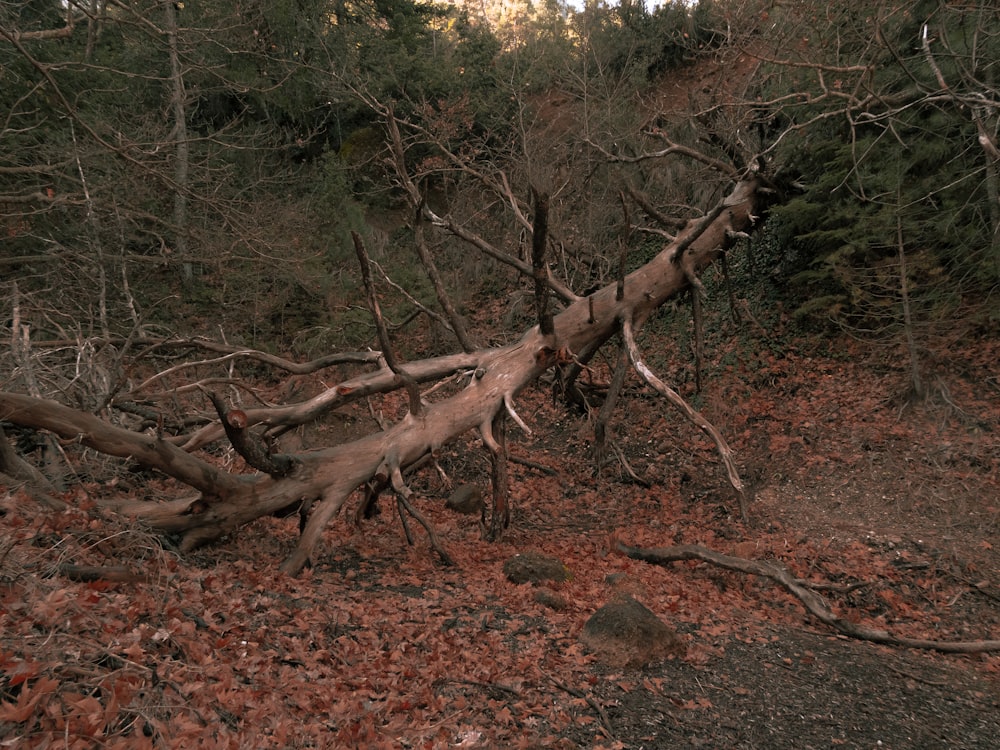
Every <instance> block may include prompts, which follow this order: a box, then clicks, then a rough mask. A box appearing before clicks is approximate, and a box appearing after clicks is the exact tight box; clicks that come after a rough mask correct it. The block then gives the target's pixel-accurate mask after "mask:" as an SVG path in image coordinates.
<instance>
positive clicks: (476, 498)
mask: <svg viewBox="0 0 1000 750" xmlns="http://www.w3.org/2000/svg"><path fill="white" fill-rule="evenodd" d="M445 505H446V506H447V507H448V508H449V509H451V510H453V511H455V512H456V513H463V514H465V515H467V516H471V515H473V514H475V513H482V511H483V491H482V490H481V489H479V488H478V487H477V486H476V485H474V484H462V485H459V486H458V487H457V488H456V489H455V491H454V492H452V493H451V495H450V496H449V497H448V499H447V500H446V501H445Z"/></svg>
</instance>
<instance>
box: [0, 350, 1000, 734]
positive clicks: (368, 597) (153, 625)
mask: <svg viewBox="0 0 1000 750" xmlns="http://www.w3.org/2000/svg"><path fill="white" fill-rule="evenodd" d="M839 346H840V349H839V351H837V352H835V353H829V354H826V353H824V354H819V353H816V352H809V353H805V352H802V351H798V350H795V349H794V348H791V347H789V348H785V349H784V350H782V351H772V350H771V349H768V348H767V347H750V348H749V350H742V351H733V352H730V353H729V354H731V355H732V356H725V353H723V356H718V357H716V358H715V360H714V364H713V365H712V367H711V369H710V371H709V372H707V373H706V378H705V387H704V388H703V390H702V393H701V394H697V395H695V394H694V393H693V388H692V387H691V384H690V383H687V382H684V381H685V379H686V377H687V376H686V375H685V372H687V371H686V370H685V371H683V372H682V370H681V369H678V368H674V369H673V370H671V368H670V366H669V364H667V365H666V366H665V367H664V369H665V370H666V371H665V372H664V373H663V374H664V375H665V377H666V379H667V380H671V381H672V382H674V383H679V384H680V385H679V387H681V389H682V391H683V392H684V394H685V396H687V397H688V398H690V399H691V400H692V402H693V403H695V404H696V405H697V406H698V407H699V408H700V409H702V410H703V412H704V413H705V414H706V415H707V416H708V417H709V418H710V419H712V420H713V421H714V422H715V424H716V426H717V427H719V429H720V430H721V432H722V433H723V434H724V435H726V436H727V438H728V439H729V440H730V441H731V444H732V447H733V448H734V450H735V453H736V456H737V462H738V464H739V467H740V469H741V472H742V473H743V475H744V477H745V479H746V480H747V481H748V483H749V484H750V487H751V489H752V491H753V492H752V494H753V500H752V502H751V503H750V505H749V522H747V523H744V522H742V521H741V520H740V516H739V512H738V505H737V504H736V502H735V500H734V499H733V497H732V495H731V493H730V492H727V491H726V490H725V489H724V487H725V484H724V474H723V472H722V471H721V469H720V467H719V464H718V461H717V457H716V454H715V451H714V448H713V446H712V445H711V443H710V442H709V441H707V440H706V439H705V438H704V437H703V436H702V435H701V434H700V433H698V432H697V431H696V430H694V429H693V428H692V427H691V426H690V425H688V424H686V423H685V422H684V421H683V419H682V418H681V417H680V416H678V415H677V414H676V413H674V412H673V411H672V410H670V408H669V407H668V406H667V405H665V404H664V403H663V402H662V401H661V400H659V399H657V398H655V397H654V396H653V395H652V394H650V393H649V392H648V391H646V390H644V389H643V388H642V387H641V386H640V385H639V384H638V383H637V382H636V381H635V380H634V379H633V380H632V381H630V382H629V385H628V388H627V392H626V394H625V396H624V398H623V402H622V404H621V408H620V409H619V411H618V416H617V417H616V420H615V422H614V431H615V432H616V433H617V437H615V440H616V441H617V444H618V445H619V447H620V448H621V449H622V451H623V453H624V455H625V456H626V457H627V459H628V461H629V463H630V465H631V467H632V469H634V471H635V472H636V473H637V474H638V475H639V476H641V477H643V478H644V479H646V480H648V481H649V482H650V483H651V486H650V487H649V488H646V487H643V486H641V485H639V484H635V483H633V482H630V481H629V479H628V477H627V475H626V474H625V472H623V471H622V470H621V467H620V466H619V465H618V464H613V465H611V466H608V467H606V468H605V469H604V471H603V472H602V473H601V474H600V475H599V476H597V477H595V476H594V475H593V471H592V467H591V464H592V461H591V459H590V450H591V441H592V438H591V429H592V425H591V423H590V422H589V421H588V419H587V418H586V417H584V416H576V417H574V416H567V415H566V412H565V411H564V410H563V409H561V408H557V407H556V406H555V405H553V403H552V399H551V397H550V395H549V393H548V392H547V391H546V389H545V388H543V387H539V388H536V389H532V390H529V391H527V392H525V393H524V394H522V396H521V398H520V400H519V402H518V409H519V412H520V413H521V414H522V416H524V417H525V419H526V421H528V422H529V423H530V425H531V426H532V428H533V433H532V435H530V436H529V435H524V434H522V433H518V432H517V431H516V429H515V428H512V431H511V432H512V434H511V441H512V446H511V450H512V453H513V454H514V455H515V456H518V457H520V458H524V459H528V460H530V461H533V462H536V463H538V464H541V465H543V466H545V467H548V468H549V469H550V470H552V471H553V472H554V473H553V474H548V473H544V472H541V471H538V470H536V469H532V468H530V467H527V466H525V465H522V464H513V465H512V477H511V479H512V494H513V501H514V516H513V523H512V525H511V527H510V528H509V529H508V531H507V533H506V535H505V536H504V538H503V540H502V541H500V542H497V543H488V542H485V541H483V540H482V539H481V538H480V530H479V528H478V524H477V519H476V518H475V517H469V516H460V515H455V514H452V513H451V512H449V511H448V510H447V509H446V508H445V507H444V502H443V499H444V498H445V497H446V496H447V494H448V490H447V488H446V487H444V486H443V485H442V482H441V480H440V477H439V476H438V475H437V474H436V473H435V472H433V471H428V470H424V472H423V473H422V474H421V475H419V476H418V477H417V478H416V479H414V480H413V485H412V486H413V488H414V489H415V490H416V492H417V495H416V497H417V504H418V507H419V508H420V509H421V510H422V511H423V513H424V514H425V515H426V516H427V517H428V518H429V519H430V521H431V522H432V523H433V524H434V527H435V528H436V530H437V532H438V534H439V535H440V537H441V539H442V541H443V543H444V545H445V546H446V548H447V549H448V551H449V552H450V554H451V555H452V556H453V557H454V558H455V561H456V563H457V564H456V565H455V566H454V567H445V566H444V565H442V564H441V562H440V561H439V560H438V559H437V557H436V556H435V555H434V553H433V552H432V551H431V550H430V549H429V547H428V544H427V539H426V536H425V535H424V533H423V530H422V529H421V528H419V527H415V528H414V536H415V542H416V543H415V545H414V546H408V545H407V544H406V541H405V539H404V536H403V533H402V529H401V526H400V522H399V518H398V517H397V516H396V514H395V511H394V509H393V508H392V506H391V504H390V503H389V502H388V501H387V500H386V499H383V500H382V508H381V513H380V514H379V515H378V516H376V517H375V518H374V519H372V520H370V521H365V522H362V523H361V524H360V525H356V524H355V522H354V518H353V512H351V513H347V514H345V515H344V516H342V517H340V518H339V519H337V520H336V521H335V522H334V523H333V524H332V525H331V527H330V528H329V530H328V532H327V535H326V537H325V541H324V545H323V547H322V549H320V550H319V551H318V552H317V554H316V555H315V557H314V560H313V563H314V564H313V565H312V567H310V568H308V569H307V570H306V571H305V573H304V574H303V575H302V576H300V577H298V578H290V577H286V576H283V575H280V574H279V573H278V572H277V566H278V564H279V563H280V562H281V560H282V559H283V557H284V556H285V555H286V554H287V553H288V552H289V550H290V549H291V548H292V547H293V545H294V543H295V540H296V533H297V529H296V523H295V520H294V519H267V520H263V521H258V522H255V523H253V524H251V525H250V526H248V527H246V528H245V529H243V530H242V531H241V533H240V534H239V535H235V536H233V537H232V538H229V539H226V540H224V541H222V542H220V543H219V544H217V545H214V546H212V547H208V548H204V549H202V550H199V551H198V552H197V553H195V554H189V555H184V556H181V555H178V554H175V553H174V552H172V551H171V550H170V548H169V546H168V545H164V543H163V541H162V540H161V539H159V538H157V537H155V536H152V535H150V534H149V533H148V532H146V531H144V530H143V529H141V528H139V527H137V526H135V525H133V524H130V523H128V522H126V521H122V520H121V519H119V518H117V517H115V516H114V515H112V514H110V513H109V512H107V511H105V510H102V509H101V506H100V504H99V503H98V502H97V501H99V500H101V499H102V498H106V497H113V496H117V497H121V496H123V495H128V496H137V497H142V498H148V499H150V500H155V499H157V498H160V497H170V496H171V495H172V493H176V492H177V490H176V488H174V487H172V486H171V485H170V484H169V483H167V482H164V481H161V480H160V479H157V478H155V477H151V476H149V475H148V474H144V473H142V472H137V471H132V472H129V471H125V470H123V469H122V468H120V467H115V466H112V465H108V466H105V467H104V471H105V472H106V473H105V474H102V475H101V476H100V477H99V479H98V478H91V479H88V478H87V477H81V478H80V481H79V482H78V483H77V484H76V485H75V486H74V488H73V489H72V490H70V491H69V492H67V493H66V499H67V500H70V501H72V502H73V503H74V506H75V507H74V508H73V510H70V511H67V512H58V513H56V512H49V511H44V510H42V509H40V508H39V507H38V506H37V505H36V504H35V503H34V502H33V501H32V500H30V499H29V498H28V497H27V496H26V495H25V494H24V493H23V492H22V491H20V490H17V489H10V490H7V491H3V490H0V529H2V537H0V701H2V702H0V745H2V746H3V747H50V746H52V747H56V746H57V747H61V748H76V747H79V748H84V747H86V748H90V747H103V748H115V747H122V748H124V747H129V748H132V747H144V746H145V747H177V748H197V747H205V748H214V747H230V748H248V747H254V748H292V747H322V748H382V747H386V748H447V747H464V748H514V747H522V748H543V747H545V748H635V749H638V748H688V747H690V748H695V747H707V748H791V747H794V748H797V749H804V748H829V747H847V748H893V749H895V750H900V749H902V748H931V747H948V748H984V749H985V748H994V747H996V746H997V742H998V738H1000V654H995V653H994V654H965V655H955V654H944V653H939V652H936V651H932V650H927V651H918V650H911V649H893V648H887V647H884V646H879V645H875V644H872V643H868V642H862V641H857V640H850V639H847V638H845V637H842V636H838V635H837V634H836V633H834V632H832V631H831V630H830V629H828V628H827V627H826V626H824V625H823V624H822V623H820V622H819V621H817V620H815V619H814V618H812V617H811V616H810V615H808V614H806V613H805V611H804V609H803V607H802V606H801V604H800V603H799V601H798V600H797V599H795V598H793V597H792V596H791V595H789V594H787V593H786V592H785V591H784V590H782V589H781V588H780V587H778V586H776V585H775V584H774V583H773V582H771V581H769V580H765V579H762V578H757V577H751V576H747V575H745V574H742V573H736V572H731V571H726V570H722V569H720V568H715V567H713V566H710V565H708V564H705V563H697V562H683V563H674V564H672V565H671V566H669V567H657V566H653V565H650V564H647V563H643V562H638V561H635V560H631V559H628V558H626V557H624V556H622V555H619V554H616V553H614V552H613V551H612V545H613V542H614V540H621V541H623V542H625V543H627V544H632V545H645V546H666V545H673V544H700V545H704V546H705V547H707V548H710V549H712V550H715V551H718V552H722V553H726V554H731V555H737V556H740V557H745V558H749V559H757V560H766V561H770V562H773V563H778V564H780V565H782V566H784V567H786V568H787V569H789V570H790V571H791V572H792V573H793V574H794V575H796V576H797V577H799V578H801V579H806V580H808V581H810V582H811V583H813V584H815V585H817V586H821V585H823V584H833V585H834V588H833V589H830V590H822V589H821V593H822V594H823V595H824V596H825V597H826V598H827V599H828V601H829V602H830V603H831V606H832V607H833V608H834V610H835V611H837V612H838V613H839V614H840V615H841V616H842V617H845V618H847V619H850V620H852V621H855V622H859V623H863V624H867V625H869V626H871V627H875V628H880V629H884V630H887V631H889V632H890V633H893V634H895V635H901V636H908V637H915V638H927V639H937V640H941V641H974V640H979V639H982V640H987V639H997V638H1000V549H998V547H1000V541H998V538H997V531H998V528H1000V380H998V376H1000V373H998V371H997V362H998V361H1000V346H998V345H997V344H996V343H995V342H989V341H982V342H978V341H973V342H965V344H964V345H963V346H962V347H956V349H961V350H960V351H954V352H952V353H951V355H950V356H949V357H948V358H947V359H942V360H939V361H937V362H932V363H930V364H931V365H932V366H933V369H934V372H935V377H934V378H933V379H930V380H929V381H928V382H929V383H930V384H931V385H932V386H933V390H934V396H933V397H932V398H931V399H929V400H928V401H926V402H923V403H920V404H912V403H908V402H906V401H905V400H904V399H902V398H901V394H902V393H903V391H904V388H905V369H904V368H902V367H901V366H898V364H899V363H898V360H897V361H896V362H895V363H893V364H891V365H890V364H887V361H888V359H889V353H887V352H883V353H882V354H881V355H879V357H873V356H870V355H868V354H865V353H864V351H863V350H862V349H861V348H860V347H857V348H853V347H854V346H855V345H853V344H851V343H849V342H843V344H842V345H839ZM652 359H655V358H652ZM654 364H656V363H655V362H654ZM661 364H662V363H661ZM600 374H601V373H600V372H598V376H600ZM688 374H689V373H688ZM599 379H600V377H599ZM303 382H304V386H305V387H306V388H307V389H308V388H318V387H319V381H318V379H317V380H314V381H311V382H306V381H303ZM366 420H367V421H370V419H369V417H368V415H367V411H363V410H361V409H359V410H358V411H357V413H356V414H355V415H354V419H353V422H354V424H353V426H350V425H348V421H347V420H345V419H344V418H343V417H340V416H335V417H330V418H329V419H328V420H327V422H326V424H325V425H320V426H318V427H316V428H313V430H312V432H311V434H309V435H306V436H305V440H306V442H307V443H309V442H312V443H313V444H316V445H318V444H321V443H322V442H323V441H324V440H325V439H327V438H329V437H331V436H333V435H334V434H335V433H338V432H345V431H346V432H347V433H350V432H351V431H352V430H354V429H357V425H358V424H360V423H363V422H365V421H366ZM220 460H223V461H234V460H235V461H238V459H233V457H232V455H231V454H228V453H227V454H224V455H220ZM440 465H441V467H442V468H443V469H444V470H445V471H446V472H447V473H448V475H449V476H450V477H451V479H452V480H454V481H455V482H456V483H457V482H478V483H484V482H485V478H486V477H487V476H488V462H487V459H486V457H485V456H484V455H483V452H482V450H481V449H480V448H479V447H478V445H477V444H476V443H475V442H474V441H472V440H470V441H469V442H468V443H460V444H457V445H454V446H451V447H450V448H449V449H446V450H445V452H444V453H443V454H442V455H441V456H440ZM527 550H538V551H541V552H544V553H546V554H549V555H554V556H556V557H558V558H560V559H561V560H562V561H563V562H564V563H565V565H566V566H567V567H568V568H569V570H570V572H571V573H572V579H571V580H570V581H567V582H565V583H560V584H555V585H553V586H551V587H550V591H549V592H548V593H549V594H555V595H557V596H556V597H555V604H556V606H552V604H553V601H552V599H553V597H548V598H546V597H539V596H538V589H537V588H535V587H533V586H532V585H531V584H521V585H515V584H513V583H510V582H509V581H508V580H507V579H506V578H505V577H504V574H503V573H502V571H501V567H502V565H503V562H504V561H505V560H506V559H508V558H509V557H510V556H512V555H514V554H516V553H518V552H524V551H527ZM67 565H93V566H105V567H107V566H123V567H124V570H125V576H124V577H125V578H126V579H127V580H124V581H121V582H113V581H108V580H98V581H93V582H80V581H76V580H72V577H70V576H69V575H67V574H68V572H69V571H71V570H72V569H71V568H67V567H66V566H67ZM128 579H130V580H128ZM852 584H858V585H856V586H854V585H852ZM620 593H628V594H630V595H632V596H634V597H635V598H637V599H638V600H639V601H641V602H642V603H643V604H645V605H646V606H647V607H648V608H649V609H650V610H652V611H653V612H654V613H655V614H656V615H657V616H658V617H660V618H661V619H662V620H664V621H665V622H666V623H668V624H669V625H671V626H672V627H674V628H676V630H677V631H678V633H679V634H680V636H681V638H682V639H683V640H684V641H685V643H686V647H687V650H686V655H685V656H683V657H680V658H674V659H670V660H667V661H665V662H662V663H658V664H654V665H651V666H647V667H644V668H639V669H622V668H611V667H606V666H602V665H601V664H600V663H599V662H598V661H597V660H596V659H595V657H594V656H592V655H590V654H588V653H586V651H585V650H584V648H583V647H582V646H581V645H580V643H579V640H578V635H579V632H580V630H581V628H582V626H583V624H584V623H585V621H586V620H587V618H588V617H589V616H590V615H591V614H592V613H593V612H594V611H595V610H596V609H597V608H599V607H600V606H602V605H603V604H605V603H606V602H607V601H609V600H610V599H611V598H613V597H614V596H615V595H616V594H620Z"/></svg>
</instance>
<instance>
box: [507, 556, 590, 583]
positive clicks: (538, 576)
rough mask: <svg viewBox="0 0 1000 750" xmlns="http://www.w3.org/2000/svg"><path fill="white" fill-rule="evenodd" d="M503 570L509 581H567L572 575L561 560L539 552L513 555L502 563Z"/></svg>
mask: <svg viewBox="0 0 1000 750" xmlns="http://www.w3.org/2000/svg"><path fill="white" fill-rule="evenodd" d="M503 572H504V575H506V576H507V579H508V580H509V581H510V582H511V583H528V582H531V583H540V582H542V581H568V580H570V579H571V578H572V577H573V576H572V575H570V572H569V568H567V567H566V566H565V565H564V564H563V562H562V561H561V560H559V559H557V558H555V557H549V556H548V555H543V554H542V553H541V552H524V553H522V554H520V555H514V556H513V557H511V558H509V559H508V560H507V562H505V563H504V564H503Z"/></svg>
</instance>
